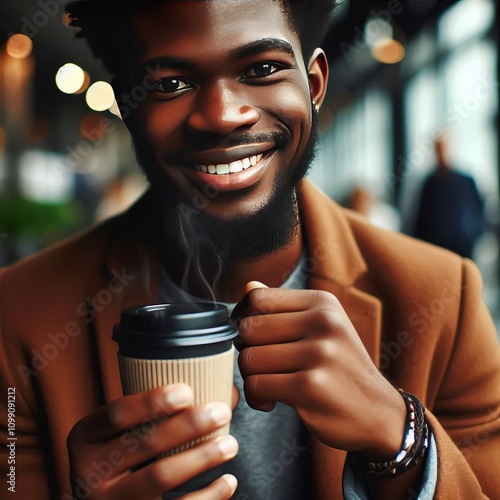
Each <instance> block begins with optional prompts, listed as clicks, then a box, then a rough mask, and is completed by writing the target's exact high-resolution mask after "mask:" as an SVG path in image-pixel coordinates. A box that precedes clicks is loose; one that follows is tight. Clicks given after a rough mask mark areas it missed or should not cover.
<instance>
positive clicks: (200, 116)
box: [188, 83, 259, 135]
mask: <svg viewBox="0 0 500 500" xmlns="http://www.w3.org/2000/svg"><path fill="white" fill-rule="evenodd" d="M235 85H237V84H236V83H235ZM258 120H259V112H258V110H257V109H256V108H255V107H253V106H252V105H250V104H249V103H248V99H246V98H245V93H244V92H241V91H240V92H238V91H237V89H235V88H231V86H230V85H226V84H223V83H217V84H213V85H211V86H209V87H205V88H203V89H200V90H199V92H198V95H197V96H196V99H195V102H194V104H193V110H192V112H191V114H190V115H189V118H188V125H189V127H190V128H191V129H192V130H195V131H198V132H211V133H215V134H220V135H224V134H228V133H230V132H232V131H234V130H236V129H237V128H240V127H245V126H251V125H254V124H255V123H256V122H257V121H258Z"/></svg>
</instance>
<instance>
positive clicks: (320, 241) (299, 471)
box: [0, 0, 500, 500]
mask: <svg viewBox="0 0 500 500" xmlns="http://www.w3.org/2000/svg"><path fill="white" fill-rule="evenodd" d="M331 8H332V2H329V1H326V0H315V1H312V0H311V1H302V2H299V1H293V0H231V1H229V0H206V1H205V0H201V1H155V2H151V1H127V2H123V1H102V0H81V1H79V2H75V3H73V4H71V5H70V6H69V10H70V13H71V16H72V19H73V25H74V26H77V27H79V28H80V29H81V34H82V36H84V37H85V38H86V39H87V40H88V42H89V43H90V45H91V46H92V48H93V49H94V51H95V53H96V55H97V56H98V57H100V58H102V60H103V62H104V64H105V65H106V66H107V67H108V68H109V69H110V70H111V71H112V72H113V73H114V74H115V79H114V87H115V92H116V95H117V96H118V98H119V101H120V102H119V104H120V107H121V111H122V115H123V117H124V120H125V123H126V125H127V126H128V128H129V129H130V132H131V135H132V138H133V141H134V145H135V150H136V154H137V158H138V160H139V163H140V165H141V167H142V168H143V170H144V172H145V173H146V175H147V177H148V179H149V181H150V184H151V189H150V190H149V192H148V193H147V194H146V195H145V197H144V198H143V199H142V200H140V201H139V202H138V203H137V204H136V205H135V206H134V207H132V208H131V209H130V210H129V211H128V212H126V213H125V214H123V215H120V216H118V217H116V218H114V219H112V220H110V221H108V222H106V223H104V224H103V225H101V226H98V227H96V228H92V229H90V230H89V231H87V232H85V233H84V234H82V235H77V236H76V237H74V238H72V239H71V240H69V241H67V242H64V243H62V244H60V245H58V246H56V247H54V248H51V249H48V250H47V251H45V252H43V253H41V254H39V255H37V256H35V257H33V258H31V259H28V260H26V261H23V262H20V263H18V264H16V265H14V266H12V267H10V268H8V269H5V270H3V271H2V273H1V274H0V277H1V287H0V299H1V323H0V335H1V341H2V343H1V350H0V359H1V363H0V366H1V374H2V377H1V383H2V387H3V388H4V389H5V390H4V389H2V390H3V394H7V389H8V388H15V391H16V398H17V399H16V410H15V411H16V436H17V439H18V440H17V456H16V475H17V493H18V494H19V498H23V499H24V498H37V499H49V498H64V499H68V498H94V499H106V500H108V499H123V498H132V499H135V498H140V499H149V498H151V499H152V498H156V497H158V496H159V495H161V494H162V493H164V492H167V491H169V490H171V489H174V488H176V487H177V486H179V485H180V484H182V483H184V482H185V481H187V480H189V479H191V478H194V477H196V476H197V475H199V474H200V473H202V472H204V471H207V470H209V469H212V468H214V467H215V466H219V467H220V469H218V470H219V472H220V473H218V475H219V476H220V477H218V478H217V479H215V480H214V481H213V482H212V483H211V484H209V485H207V486H205V487H203V488H202V489H200V490H199V491H197V492H194V493H192V494H190V495H189V496H185V498H186V499H187V498H189V499H191V500H195V499H196V500H202V499H227V498H231V497H232V496H233V495H234V498H237V499H240V500H242V499H252V500H253V499H255V500H257V499H266V500H268V499H278V500H281V499H283V500H285V499H286V500H290V499H309V498H318V499H325V500H326V499H335V498H342V497H343V496H344V497H346V498H352V499H358V498H390V499H391V500H392V499H399V498H401V499H406V498H420V499H430V498H433V497H435V498H441V499H445V498H446V499H458V498H460V499H461V498H464V499H465V498H467V499H475V498H483V497H484V496H486V495H488V496H491V497H494V496H495V494H498V492H499V491H500V479H499V477H498V475H497V474H496V473H495V471H494V470H493V467H492V465H491V464H493V463H495V460H496V459H497V458H498V455H499V453H500V436H499V428H500V420H499V411H500V371H499V370H500V365H499V349H498V342H497V337H496V334H495V330H494V326H493V324H492V321H491V318H490V316H489V314H488V312H487V310H486V308H485V306H484V304H483V302H482V300H481V280H480V276H479V274H478V272H477V270H476V268H475V267H474V265H473V264H472V263H471V262H469V261H466V260H463V259H461V258H460V257H458V256H456V255H454V254H451V253H449V252H446V251H444V250H440V249H437V248H434V247H431V246H429V245H425V244H422V243H419V242H416V241H413V240H411V239H409V238H406V237H403V236H401V235H397V234H392V233H388V232H385V231H382V230H380V229H376V228H374V227H372V226H370V225H369V224H367V223H366V222H365V221H364V220H362V219H360V218H358V217H357V216H356V215H354V214H352V213H350V212H348V211H345V210H343V209H341V208H340V207H338V206H337V205H336V204H335V203H334V202H332V201H331V200H329V199H328V198H327V197H326V196H324V195H323V194H322V193H321V192H320V191H319V190H317V189H316V188H315V187H313V186H312V185H311V183H309V182H308V181H306V180H305V179H304V176H305V174H306V172H307V170H308V168H309V165H310V163H311V160H312V157H313V152H314V147H315V143H316V117H317V109H318V107H319V106H321V103H322V101H323V99H324V96H325V92H326V85H327V79H328V65H327V61H326V58H325V55H324V52H323V51H322V50H321V49H319V48H318V46H319V45H320V39H321V35H322V34H323V33H324V31H325V29H326V27H327V25H328V19H329V12H330V10H331ZM145 90H147V96H145V93H144V92H145ZM134 95H135V96H139V95H140V96H145V97H144V98H141V99H136V100H134V99H131V97H130V96H134ZM259 282H261V283H259ZM262 283H265V285H267V286H264V285H263V284H262ZM117 284H119V287H118V288H117V287H116V285H117ZM103 290H104V291H106V290H108V291H109V290H111V291H112V292H113V293H108V294H107V295H106V300H105V301H104V302H105V304H104V302H103V299H104V296H105V294H103ZM117 290H119V291H117ZM115 291H116V293H115ZM108 296H109V297H111V298H109V297H108ZM108 298H109V300H108ZM193 299H196V300H200V299H204V300H214V299H215V300H217V301H223V302H225V303H227V304H228V306H229V307H233V306H235V307H234V311H233V316H234V317H235V318H237V320H238V322H239V330H240V336H239V341H238V343H237V345H238V348H239V349H240V354H239V358H238V368H239V369H238V370H237V371H236V374H235V385H236V387H237V389H238V391H236V390H235V396H236V395H237V393H239V396H240V397H239V401H238V398H237V397H235V398H234V405H233V411H231V409H230V408H229V407H227V406H226V405H223V404H212V405H203V406H193V404H192V393H191V391H190V389H189V388H188V387H187V386H183V385H172V386H167V387H162V388H158V389H154V390H151V391H146V392H144V393H140V394H135V395H131V396H125V397H123V395H122V393H121V385H120V379H119V371H118V363H117V360H116V344H115V343H114V342H113V341H112V340H111V332H112V327H113V325H114V324H115V323H117V322H118V320H119V315H120V311H121V310H122V309H123V308H125V307H130V306H136V305H138V304H145V303H156V302H159V301H174V300H193ZM20 304H26V305H27V306H26V309H23V311H24V312H23V311H21V310H20ZM429 308H430V309H432V310H433V311H436V310H437V309H439V313H436V314H434V315H433V317H432V321H427V320H425V319H424V317H423V316H422V315H423V314H424V312H425V311H427V310H428V309H429ZM49 347H50V348H49ZM397 388H402V390H401V391H399V390H398V389H397ZM2 404H4V403H3V401H2ZM5 415H6V412H2V415H1V418H2V420H1V424H2V427H1V429H2V431H3V432H4V433H7V432H8V431H9V429H10V427H9V425H10V424H9V420H8V419H7V418H6V417H5ZM229 421H231V433H232V435H233V436H228V437H225V438H216V439H211V440H208V441H206V442H203V443H202V444H199V445H198V446H196V447H195V448H192V449H190V450H187V451H184V452H182V453H179V454H177V455H174V456H170V457H167V458H161V459H159V460H156V461H152V459H153V458H155V457H158V456H160V455H161V454H162V453H165V452H167V451H169V450H170V449H172V448H175V447H176V446H179V445H181V444H183V443H186V442H189V441H191V440H193V439H195V438H197V437H199V436H203V435H206V434H208V433H210V432H212V431H213V430H215V429H217V428H219V427H222V426H224V425H226V424H227V423H228V422H229ZM145 424H147V425H145ZM5 439H7V436H5ZM4 442H5V441H4ZM238 447H239V453H238ZM2 453H5V447H4V449H2ZM236 455H237V456H236ZM7 458H8V457H3V458H2V461H1V464H0V467H2V471H4V468H5V467H6V464H7ZM7 472H9V469H7Z"/></svg>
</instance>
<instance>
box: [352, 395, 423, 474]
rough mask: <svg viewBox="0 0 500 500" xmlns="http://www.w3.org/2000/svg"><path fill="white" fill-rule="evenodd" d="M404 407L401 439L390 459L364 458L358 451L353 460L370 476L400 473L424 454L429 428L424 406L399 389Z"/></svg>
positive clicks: (411, 466)
mask: <svg viewBox="0 0 500 500" xmlns="http://www.w3.org/2000/svg"><path fill="white" fill-rule="evenodd" d="M399 393H400V395H401V397H402V398H403V400H404V403H405V407H406V419H405V427H404V433H403V440H402V443H401V445H400V448H399V450H398V451H397V453H396V454H395V455H393V456H392V458H390V459H385V460H382V461H371V460H366V458H363V456H361V455H360V453H357V454H354V455H353V457H352V458H353V460H354V462H355V463H357V464H358V465H359V466H361V467H362V468H363V469H364V470H365V472H366V473H367V474H368V475H369V476H370V477H372V478H378V477H391V476H396V475H400V474H402V473H404V472H406V471H407V470H410V469H412V468H414V467H415V466H416V465H417V464H418V463H419V462H420V460H421V459H422V458H423V457H424V456H425V453H426V452H427V448H428V445H429V429H428V426H427V424H426V422H425V416H424V413H425V408H424V406H423V404H422V403H421V402H420V401H419V400H418V398H417V397H416V396H414V395H413V394H410V393H407V392H404V391H403V390H402V389H399Z"/></svg>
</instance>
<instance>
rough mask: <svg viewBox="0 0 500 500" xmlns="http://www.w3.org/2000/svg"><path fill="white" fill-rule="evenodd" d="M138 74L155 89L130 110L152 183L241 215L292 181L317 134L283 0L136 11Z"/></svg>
mask: <svg viewBox="0 0 500 500" xmlns="http://www.w3.org/2000/svg"><path fill="white" fill-rule="evenodd" d="M134 30H135V37H136V40H137V43H138V55H139V56H138V58H139V60H138V63H137V67H138V69H139V74H138V79H137V80H138V81H143V78H144V75H146V74H149V75H150V76H149V77H148V79H147V82H148V85H149V86H151V85H154V86H155V87H156V89H154V90H152V91H150V92H149V95H148V97H147V99H146V100H145V101H143V102H142V103H141V104H140V105H139V106H138V108H137V109H136V110H135V111H134V112H133V113H132V115H131V118H130V120H129V121H128V125H129V126H130V128H131V131H132V134H133V137H134V142H135V144H136V148H137V149H138V154H139V156H140V158H141V159H142V162H143V168H144V169H145V170H146V173H147V175H148V177H149V179H150V181H151V183H152V184H153V186H154V187H155V188H160V191H161V186H162V185H165V183H168V184H169V185H170V186H175V187H176V188H178V190H180V191H181V192H182V193H183V194H184V196H185V198H186V199H188V200H193V199H195V198H196V197H197V196H198V198H197V199H199V193H202V194H205V195H206V194H207V193H209V196H208V197H206V198H207V200H208V203H206V204H205V206H204V207H203V209H204V211H205V212H206V213H207V214H208V215H210V216H213V217H215V218H216V219H220V220H227V221H230V220H233V219H241V218H244V217H246V216H249V215H252V214H254V213H256V212H258V211H259V210H261V209H262V208H263V207H265V206H266V205H268V203H269V202H270V200H271V199H272V198H273V196H274V195H275V194H276V193H275V191H276V190H277V189H279V188H278V186H282V185H284V184H286V180H287V179H291V178H292V177H293V174H294V170H295V168H296V166H297V164H298V161H299V160H300V159H301V157H302V156H303V153H304V151H305V150H306V147H307V144H308V139H309V137H310V133H311V121H312V120H311V91H310V88H309V82H308V71H307V68H306V67H305V65H304V62H303V59H302V53H301V49H300V42H299V39H298V36H297V35H296V34H295V33H294V32H293V31H292V29H291V28H290V26H289V25H288V24H287V20H286V17H285V15H284V14H283V12H282V11H281V7H280V2H277V1H269V0H241V1H238V2H235V1H234V0H213V1H208V2H205V1H193V2H190V1H188V2H164V3H160V4H154V5H151V6H149V7H147V8H145V9H143V10H141V11H140V12H139V14H138V15H137V16H136V17H135V20H134Z"/></svg>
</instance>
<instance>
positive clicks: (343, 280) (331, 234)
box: [299, 181, 382, 500]
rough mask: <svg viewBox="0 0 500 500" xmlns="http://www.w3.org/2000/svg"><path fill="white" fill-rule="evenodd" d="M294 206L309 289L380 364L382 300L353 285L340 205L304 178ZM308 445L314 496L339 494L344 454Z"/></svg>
mask: <svg viewBox="0 0 500 500" xmlns="http://www.w3.org/2000/svg"><path fill="white" fill-rule="evenodd" d="M299 206H300V215H301V219H302V222H303V230H304V237H305V241H306V242H307V243H306V244H307V251H308V257H309V262H308V264H309V268H310V269H311V275H310V279H309V288H311V289H314V290H326V291H328V292H330V293H332V294H334V295H335V296H336V297H337V298H338V299H339V301H340V303H341V304H342V306H343V308H344V309H345V311H346V313H347V315H348V316H349V318H350V320H351V322H352V323H353V325H354V327H355V329H356V331H357V332H358V334H359V336H360V338H361V340H362V342H363V344H364V346H365V348H366V350H367V351H368V353H369V355H370V357H371V358H372V360H373V362H374V363H375V365H376V366H379V357H380V356H379V355H380V353H379V348H380V337H381V316H382V314H381V311H382V308H381V303H380V301H379V300H378V299H376V298H375V297H373V296H371V295H369V294H368V293H366V292H363V291H362V290H360V289H359V288H356V283H357V282H358V281H359V280H360V279H361V277H362V276H363V275H364V274H365V273H366V271H367V266H366V263H365V261H364V259H363V256H362V254H361V252H360V250H359V246H358V244H357V242H356V240H355V238H354V235H353V233H352V231H351V228H350V227H349V225H348V224H347V221H346V219H345V216H344V215H343V214H342V213H341V209H340V208H339V207H338V206H337V205H336V204H335V203H333V202H332V201H331V200H330V199H328V198H327V197H326V196H325V195H324V194H323V193H321V192H319V191H318V190H317V189H316V188H315V187H313V186H312V184H310V183H309V182H308V181H304V182H303V183H302V186H301V190H300V193H299ZM332 425H335V419H334V417H332ZM311 444H312V457H313V464H314V473H313V474H314V483H315V491H316V497H317V498H318V499H321V500H323V499H324V500H330V499H332V498H342V483H341V481H342V471H343V467H344V462H345V456H346V453H345V452H344V451H341V450H336V449H333V448H329V447H328V446H326V445H324V444H322V443H320V442H319V441H318V440H316V439H315V438H312V443H311Z"/></svg>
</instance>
